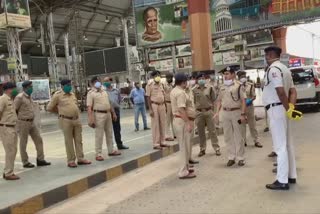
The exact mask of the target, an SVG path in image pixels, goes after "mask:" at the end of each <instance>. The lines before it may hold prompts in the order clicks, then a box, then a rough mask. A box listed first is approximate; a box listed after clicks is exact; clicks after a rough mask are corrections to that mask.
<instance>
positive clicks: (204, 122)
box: [196, 111, 220, 151]
mask: <svg viewBox="0 0 320 214" xmlns="http://www.w3.org/2000/svg"><path fill="white" fill-rule="evenodd" d="M196 124H197V127H198V133H199V140H200V150H201V151H205V150H206V149H207V138H206V127H207V129H208V131H209V138H210V139H211V145H212V147H213V149H214V150H215V151H217V150H220V146H219V143H218V142H219V141H218V137H217V132H216V126H215V122H214V120H213V111H207V112H199V113H198V114H197V118H196Z"/></svg>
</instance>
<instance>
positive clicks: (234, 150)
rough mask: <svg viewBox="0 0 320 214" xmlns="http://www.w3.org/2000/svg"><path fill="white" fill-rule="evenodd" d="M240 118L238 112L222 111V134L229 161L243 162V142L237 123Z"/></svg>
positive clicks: (239, 112)
mask: <svg viewBox="0 0 320 214" xmlns="http://www.w3.org/2000/svg"><path fill="white" fill-rule="evenodd" d="M240 117H241V111H240V110H236V111H223V116H222V121H223V133H224V141H225V143H226V145H227V150H228V159H229V160H238V161H239V160H244V141H243V139H242V135H241V130H240V129H241V128H240V126H241V125H239V123H238V120H239V119H240Z"/></svg>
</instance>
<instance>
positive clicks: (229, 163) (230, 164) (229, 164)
mask: <svg viewBox="0 0 320 214" xmlns="http://www.w3.org/2000/svg"><path fill="white" fill-rule="evenodd" d="M235 163H236V161H235V160H229V161H228V163H227V167H230V166H232V165H234V164H235Z"/></svg>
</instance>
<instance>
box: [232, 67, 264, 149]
mask: <svg viewBox="0 0 320 214" xmlns="http://www.w3.org/2000/svg"><path fill="white" fill-rule="evenodd" d="M237 76H238V79H239V81H240V84H242V86H243V87H244V89H245V91H246V96H247V98H246V106H247V108H246V109H247V112H246V114H247V121H248V125H249V129H250V134H251V137H252V139H253V142H254V146H255V147H258V148H262V147H263V146H262V145H261V143H260V142H259V136H258V130H257V126H256V118H255V114H254V106H253V101H254V100H255V99H256V92H255V87H254V84H253V83H251V82H248V81H247V78H246V72H245V71H239V72H238V73H237ZM246 129H247V124H246V123H243V124H241V133H242V137H243V140H244V142H245V144H244V145H245V146H247V131H246Z"/></svg>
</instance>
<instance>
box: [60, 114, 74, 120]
mask: <svg viewBox="0 0 320 214" xmlns="http://www.w3.org/2000/svg"><path fill="white" fill-rule="evenodd" d="M59 117H60V118H63V119H68V120H78V119H79V117H68V116H64V115H59Z"/></svg>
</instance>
